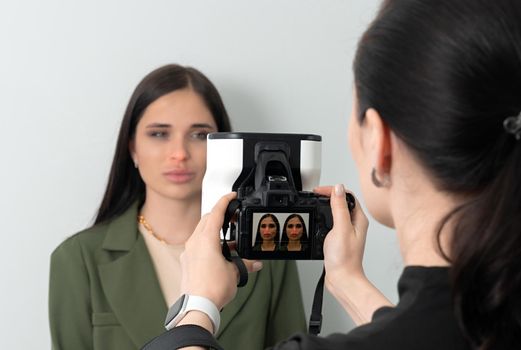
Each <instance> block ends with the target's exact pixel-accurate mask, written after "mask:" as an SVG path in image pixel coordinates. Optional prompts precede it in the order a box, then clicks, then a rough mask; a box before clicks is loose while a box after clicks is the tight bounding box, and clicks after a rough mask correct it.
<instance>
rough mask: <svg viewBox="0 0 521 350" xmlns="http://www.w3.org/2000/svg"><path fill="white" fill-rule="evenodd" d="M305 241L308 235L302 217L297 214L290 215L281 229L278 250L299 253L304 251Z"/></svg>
mask: <svg viewBox="0 0 521 350" xmlns="http://www.w3.org/2000/svg"><path fill="white" fill-rule="evenodd" d="M307 241H308V234H307V230H306V224H305V223H304V219H302V216H300V215H299V214H291V215H290V216H288V217H287V218H286V221H285V222H284V228H283V229H282V241H281V242H280V250H282V251H297V252H300V251H303V250H305V249H306V244H307Z"/></svg>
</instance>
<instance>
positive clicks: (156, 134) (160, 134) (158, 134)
mask: <svg viewBox="0 0 521 350" xmlns="http://www.w3.org/2000/svg"><path fill="white" fill-rule="evenodd" d="M148 136H150V137H153V138H159V139H164V138H167V137H168V131H165V130H151V131H149V132H148Z"/></svg>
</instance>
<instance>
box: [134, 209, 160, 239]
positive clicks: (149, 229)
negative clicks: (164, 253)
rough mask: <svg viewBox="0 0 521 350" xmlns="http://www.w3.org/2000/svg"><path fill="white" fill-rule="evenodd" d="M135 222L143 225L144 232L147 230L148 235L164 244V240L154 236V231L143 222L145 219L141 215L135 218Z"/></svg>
mask: <svg viewBox="0 0 521 350" xmlns="http://www.w3.org/2000/svg"><path fill="white" fill-rule="evenodd" d="M137 222H138V223H140V224H141V225H143V227H144V228H145V230H147V232H148V233H150V234H151V235H152V236H154V237H155V238H156V239H157V240H158V241H159V242H161V243H164V244H166V242H165V240H164V239H163V238H161V237H159V236H158V235H156V233H155V232H154V230H152V227H150V225H149V224H148V222H147V221H146V220H145V217H144V216H143V215H138V216H137Z"/></svg>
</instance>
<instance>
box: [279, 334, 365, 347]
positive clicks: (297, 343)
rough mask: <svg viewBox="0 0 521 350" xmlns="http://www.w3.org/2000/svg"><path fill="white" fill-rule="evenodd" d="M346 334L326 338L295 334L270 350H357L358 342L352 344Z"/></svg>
mask: <svg viewBox="0 0 521 350" xmlns="http://www.w3.org/2000/svg"><path fill="white" fill-rule="evenodd" d="M351 340H352V339H351V338H350V337H349V336H348V335H346V334H340V333H335V334H331V335H329V336H327V337H318V336H315V335H309V334H305V333H297V334H295V335H294V336H292V337H291V338H288V339H287V340H284V341H282V342H280V343H279V344H277V345H275V346H274V347H273V348H270V350H329V349H331V350H336V349H348V350H351V349H353V350H355V349H356V350H359V349H364V348H362V347H359V346H358V345H359V343H358V342H352V341H351Z"/></svg>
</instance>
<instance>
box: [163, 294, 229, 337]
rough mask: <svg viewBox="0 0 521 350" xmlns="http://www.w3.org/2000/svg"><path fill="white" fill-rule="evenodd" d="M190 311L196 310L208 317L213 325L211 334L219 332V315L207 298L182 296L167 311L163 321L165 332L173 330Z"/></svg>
mask: <svg viewBox="0 0 521 350" xmlns="http://www.w3.org/2000/svg"><path fill="white" fill-rule="evenodd" d="M192 310H197V311H201V312H203V313H205V314H206V315H208V318H209V319H210V321H211V322H212V325H213V334H214V335H215V334H216V333H217V331H218V330H219V325H220V323H221V315H220V313H219V310H218V309H217V307H216V306H215V304H214V303H213V302H212V301H211V300H210V299H208V298H205V297H200V296H197V295H188V294H183V295H182V296H181V297H180V298H179V299H178V300H177V301H176V302H175V304H174V305H172V306H171V307H170V309H169V310H168V314H167V316H166V320H165V328H166V329H167V330H169V329H172V328H174V327H175V326H176V325H177V324H178V323H179V322H180V321H181V320H182V319H183V317H184V316H185V315H186V314H187V313H188V312H189V311H192Z"/></svg>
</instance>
